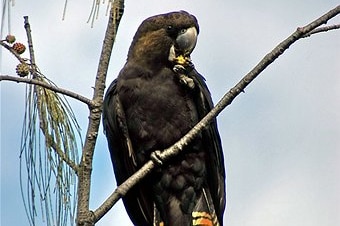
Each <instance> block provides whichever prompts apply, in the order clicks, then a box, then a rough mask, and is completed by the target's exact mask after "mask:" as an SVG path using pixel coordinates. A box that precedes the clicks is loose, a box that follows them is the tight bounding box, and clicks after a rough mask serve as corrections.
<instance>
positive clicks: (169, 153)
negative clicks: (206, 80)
mask: <svg viewBox="0 0 340 226" xmlns="http://www.w3.org/2000/svg"><path fill="white" fill-rule="evenodd" d="M339 13H340V6H337V7H336V8H334V9H332V10H331V11H329V12H328V13H326V14H324V15H323V16H321V17H320V18H318V19H317V20H315V21H313V22H312V23H310V24H308V25H306V26H304V27H301V28H298V29H297V30H296V31H295V32H294V33H293V34H292V35H290V36H289V37H288V38H287V39H285V40H284V41H283V42H281V43H280V44H279V45H278V46H276V47H275V48H274V49H273V50H272V51H271V52H270V53H268V54H267V55H266V56H265V57H264V58H263V59H262V60H261V61H260V62H259V63H258V64H257V65H256V66H255V67H254V68H253V69H252V70H251V71H250V72H249V73H248V74H246V75H245V76H244V77H243V78H242V79H241V81H240V82H239V83H237V84H236V85H235V86H234V87H233V88H232V89H230V91H229V92H228V93H226V94H225V95H224V96H223V98H222V99H221V100H220V101H219V102H218V103H217V104H216V106H215V107H214V108H213V109H212V110H211V111H210V112H209V113H208V114H207V115H206V116H205V117H204V118H203V119H202V120H201V121H200V122H199V123H198V124H197V125H196V126H195V127H193V128H192V129H191V130H190V131H189V132H188V133H187V134H186V135H185V136H184V137H182V138H181V139H180V140H179V141H177V142H176V143H175V144H174V145H172V146H171V147H169V148H167V149H165V150H163V151H161V152H159V153H157V156H158V157H159V159H160V160H161V161H162V162H164V161H166V160H168V159H169V158H172V157H174V156H176V155H177V154H178V153H179V152H180V151H181V150H183V147H184V146H186V145H187V144H188V143H190V141H192V140H193V139H194V138H195V136H197V134H199V132H200V131H202V130H203V129H204V128H205V127H206V126H207V125H208V124H209V123H210V122H211V120H212V119H213V118H215V117H216V116H217V115H218V114H219V113H220V112H221V111H222V110H223V109H224V108H226V107H227V106H228V105H230V104H231V103H232V101H233V100H234V99H235V97H236V96H237V95H239V94H240V93H241V92H243V90H244V89H245V88H246V87H247V85H249V84H250V83H251V81H253V80H254V79H255V78H256V77H257V76H258V75H259V74H260V73H261V72H262V71H263V70H264V69H265V68H266V67H267V66H268V65H270V64H271V63H272V62H274V61H275V60H276V59H277V58H278V57H279V56H280V55H281V54H283V52H284V51H286V50H287V49H288V48H289V47H290V46H291V45H292V44H293V43H295V42H296V41H297V40H299V39H301V38H302V37H303V36H304V35H305V34H308V33H309V32H311V31H313V30H314V29H315V28H317V27H318V26H320V25H322V24H325V23H326V22H327V21H328V20H329V19H331V18H333V17H335V16H336V15H338V14H339ZM155 167H156V164H155V163H154V162H152V160H149V161H148V162H147V163H146V164H145V165H144V166H143V167H142V168H141V169H139V170H138V171H137V172H136V173H135V174H133V175H132V176H131V177H130V178H129V179H127V180H126V181H125V182H124V183H122V184H121V185H120V186H119V187H118V188H116V190H115V191H114V192H113V193H112V194H111V195H110V196H109V197H108V199H106V200H105V201H104V203H103V204H102V205H101V206H100V207H99V208H97V209H96V210H95V211H94V212H93V214H94V217H95V219H96V220H99V219H100V218H101V217H102V216H104V215H105V214H106V213H107V212H108V211H109V210H110V209H111V208H112V207H113V205H114V204H115V203H116V202H117V201H118V200H119V199H120V198H121V197H123V196H124V195H125V194H126V193H127V192H128V190H129V189H131V188H132V187H133V186H134V185H135V184H137V183H138V182H139V181H141V180H142V179H143V178H144V177H145V176H146V175H148V174H149V173H150V172H151V171H152V170H153V169H154V168H155Z"/></svg>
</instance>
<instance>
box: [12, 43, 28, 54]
mask: <svg viewBox="0 0 340 226" xmlns="http://www.w3.org/2000/svg"><path fill="white" fill-rule="evenodd" d="M12 48H13V50H14V51H15V52H17V53H18V54H22V53H24V52H25V50H26V47H25V45H24V44H22V43H19V42H16V43H14V44H13V46H12Z"/></svg>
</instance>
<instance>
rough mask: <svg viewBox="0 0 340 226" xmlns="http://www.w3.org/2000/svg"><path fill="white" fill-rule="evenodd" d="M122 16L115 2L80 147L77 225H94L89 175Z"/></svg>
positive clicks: (119, 3) (120, 0)
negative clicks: (114, 45) (90, 205)
mask: <svg viewBox="0 0 340 226" xmlns="http://www.w3.org/2000/svg"><path fill="white" fill-rule="evenodd" d="M123 12H124V1H123V0H115V1H114V2H113V3H112V6H111V11H110V15H109V22H108V25H107V29H106V33H105V38H104V43H103V48H102V52H101V55H100V59H99V65H98V70H97V76H96V81H95V88H94V94H93V99H92V100H93V102H94V103H95V106H96V107H94V108H92V109H90V116H89V123H88V129H87V133H86V140H85V144H84V147H83V153H82V157H81V162H80V165H79V173H78V180H79V183H78V205H77V207H78V209H77V225H78V226H92V225H94V223H95V221H94V220H95V219H94V216H93V213H92V212H90V210H89V199H90V186H91V172H92V160H93V153H94V148H95V144H96V140H97V135H98V129H99V124H100V119H101V113H102V107H101V106H102V103H103V96H104V90H105V81H106V74H107V69H108V66H109V61H110V56H111V52H112V47H113V44H114V40H115V38H116V34H117V30H118V26H119V23H120V20H121V18H122V16H123Z"/></svg>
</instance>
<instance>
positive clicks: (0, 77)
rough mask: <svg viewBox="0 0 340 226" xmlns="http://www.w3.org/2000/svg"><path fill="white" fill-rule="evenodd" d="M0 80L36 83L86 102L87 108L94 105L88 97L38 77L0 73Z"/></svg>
mask: <svg viewBox="0 0 340 226" xmlns="http://www.w3.org/2000/svg"><path fill="white" fill-rule="evenodd" d="M0 81H14V82H19V83H21V82H22V83H28V84H34V85H38V86H41V87H44V88H46V89H50V90H52V91H54V92H56V93H60V94H63V95H65V96H68V97H71V98H74V99H76V100H79V101H81V102H83V103H85V104H87V105H88V107H89V108H92V107H94V103H93V102H92V100H90V99H88V98H87V97H84V96H82V95H80V94H77V93H75V92H72V91H70V90H67V89H63V88H59V87H57V86H54V85H51V84H49V83H46V82H43V81H40V80H38V79H34V78H22V77H18V76H11V75H0Z"/></svg>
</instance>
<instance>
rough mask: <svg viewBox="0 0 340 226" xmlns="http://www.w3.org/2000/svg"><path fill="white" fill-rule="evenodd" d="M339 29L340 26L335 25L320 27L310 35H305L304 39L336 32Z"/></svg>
mask: <svg viewBox="0 0 340 226" xmlns="http://www.w3.org/2000/svg"><path fill="white" fill-rule="evenodd" d="M339 28H340V24H334V25H329V26H324V27H319V28H316V29H314V30H313V31H311V32H309V33H308V34H305V35H304V36H303V38H307V37H309V36H311V35H313V34H316V33H321V32H327V31H331V30H335V29H339Z"/></svg>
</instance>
